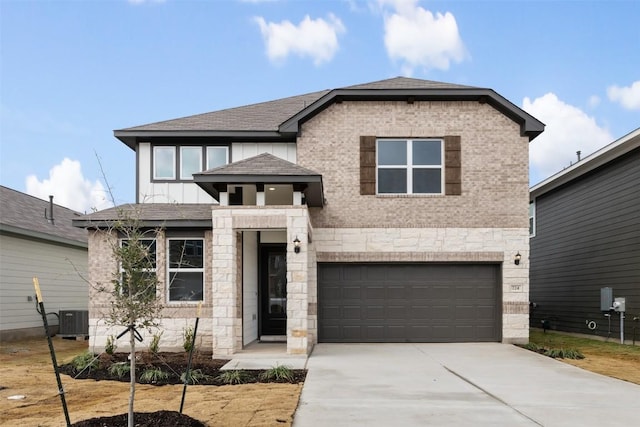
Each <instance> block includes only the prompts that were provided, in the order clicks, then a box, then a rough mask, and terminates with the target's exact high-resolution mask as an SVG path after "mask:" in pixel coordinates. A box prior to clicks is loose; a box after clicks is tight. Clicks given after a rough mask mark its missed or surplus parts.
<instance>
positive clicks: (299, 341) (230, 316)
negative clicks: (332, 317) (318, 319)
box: [211, 206, 315, 356]
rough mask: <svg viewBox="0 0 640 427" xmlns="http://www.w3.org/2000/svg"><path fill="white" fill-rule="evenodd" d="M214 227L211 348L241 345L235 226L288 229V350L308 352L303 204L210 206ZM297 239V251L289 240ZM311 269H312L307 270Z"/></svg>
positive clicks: (217, 351) (222, 352)
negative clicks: (211, 207)
mask: <svg viewBox="0 0 640 427" xmlns="http://www.w3.org/2000/svg"><path fill="white" fill-rule="evenodd" d="M212 219H213V231H212V235H213V238H212V242H211V244H212V247H213V261H212V264H211V265H212V273H213V301H212V303H213V307H214V310H213V317H212V319H211V322H212V325H211V328H212V330H213V352H214V355H218V356H230V355H232V354H233V353H235V352H237V351H239V350H241V349H242V310H241V304H239V303H238V301H241V296H242V293H241V289H242V288H241V283H242V281H241V277H240V274H241V271H242V268H241V264H239V262H238V258H237V257H238V254H239V253H241V251H240V250H239V245H240V244H241V239H240V237H239V236H240V234H239V233H238V232H239V231H242V230H287V353H289V354H307V353H308V352H309V351H310V349H311V345H312V342H313V339H314V338H313V337H314V335H311V338H310V334H309V317H308V310H309V288H308V287H309V283H311V284H312V286H313V284H314V280H315V279H310V278H309V271H310V269H309V262H310V260H312V259H313V252H312V253H310V251H312V250H313V249H310V247H311V245H309V244H308V243H307V239H306V236H307V235H308V234H309V233H310V232H311V229H310V225H309V217H308V210H307V207H306V206H215V207H214V208H213V210H212ZM296 237H298V239H300V241H301V242H302V245H301V250H300V253H298V254H296V253H295V252H294V249H293V243H292V242H293V240H294V239H295V238H296ZM311 271H313V270H311Z"/></svg>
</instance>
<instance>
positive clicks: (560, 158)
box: [522, 93, 613, 180]
mask: <svg viewBox="0 0 640 427" xmlns="http://www.w3.org/2000/svg"><path fill="white" fill-rule="evenodd" d="M522 108H523V109H524V110H525V111H527V112H528V113H529V114H531V115H533V116H534V117H536V118H537V119H538V120H540V121H542V122H543V123H545V124H546V128H545V131H544V132H543V133H542V134H541V135H540V136H538V137H537V138H536V139H534V140H533V141H531V145H530V146H529V147H530V148H529V154H530V158H529V161H530V165H531V169H532V175H538V176H536V177H534V178H536V179H537V180H542V179H545V178H547V177H549V176H551V175H552V174H554V173H556V172H559V171H561V170H562V169H563V168H565V167H567V166H569V165H570V164H571V163H572V162H573V163H575V162H576V160H577V156H576V151H580V152H581V156H582V158H584V157H585V156H587V155H589V154H591V153H593V152H594V151H596V150H598V149H599V148H602V147H603V146H605V145H606V144H609V143H610V142H611V141H613V138H612V136H611V134H610V133H609V131H608V130H607V129H604V128H601V127H600V126H598V124H597V123H596V120H595V119H594V118H593V117H590V116H589V115H587V114H586V113H585V112H584V111H582V110H580V109H579V108H577V107H574V106H573V105H569V104H566V103H564V102H562V101H561V100H560V99H558V97H557V96H556V95H555V94H553V93H547V94H546V95H544V96H541V97H540V98H536V99H534V100H533V101H531V100H530V99H529V98H528V97H527V98H525V99H524V101H523V102H522Z"/></svg>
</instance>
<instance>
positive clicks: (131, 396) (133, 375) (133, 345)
mask: <svg viewBox="0 0 640 427" xmlns="http://www.w3.org/2000/svg"><path fill="white" fill-rule="evenodd" d="M129 345H130V346H131V352H130V353H129V357H130V358H131V360H130V361H129V367H130V369H129V376H130V378H131V380H130V381H129V417H128V423H127V425H128V426H129V427H133V400H134V398H135V394H136V337H135V333H134V330H133V328H131V329H130V330H129Z"/></svg>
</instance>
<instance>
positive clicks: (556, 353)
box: [544, 348, 584, 359]
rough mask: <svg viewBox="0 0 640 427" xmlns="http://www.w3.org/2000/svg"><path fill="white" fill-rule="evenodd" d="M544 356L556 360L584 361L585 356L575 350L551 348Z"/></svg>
mask: <svg viewBox="0 0 640 427" xmlns="http://www.w3.org/2000/svg"><path fill="white" fill-rule="evenodd" d="M544 354H545V356H549V357H553V358H554V359H584V355H583V354H582V353H580V351H579V350H576V349H573V348H550V349H548V350H546V351H545V352H544Z"/></svg>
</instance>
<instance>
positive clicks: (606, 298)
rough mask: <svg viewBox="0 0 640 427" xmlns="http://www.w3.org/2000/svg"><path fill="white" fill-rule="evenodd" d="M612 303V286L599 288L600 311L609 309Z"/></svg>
mask: <svg viewBox="0 0 640 427" xmlns="http://www.w3.org/2000/svg"><path fill="white" fill-rule="evenodd" d="M611 303H613V288H600V311H609V310H611Z"/></svg>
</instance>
